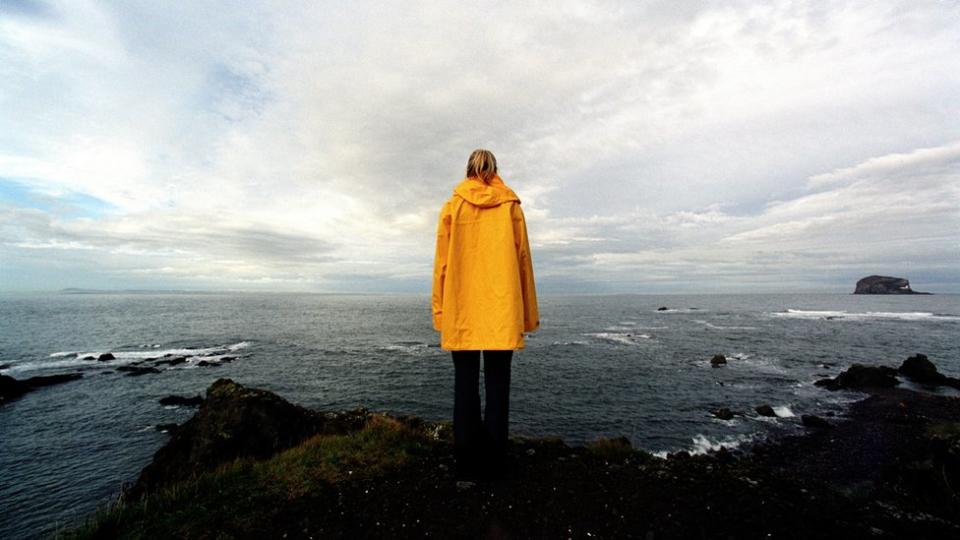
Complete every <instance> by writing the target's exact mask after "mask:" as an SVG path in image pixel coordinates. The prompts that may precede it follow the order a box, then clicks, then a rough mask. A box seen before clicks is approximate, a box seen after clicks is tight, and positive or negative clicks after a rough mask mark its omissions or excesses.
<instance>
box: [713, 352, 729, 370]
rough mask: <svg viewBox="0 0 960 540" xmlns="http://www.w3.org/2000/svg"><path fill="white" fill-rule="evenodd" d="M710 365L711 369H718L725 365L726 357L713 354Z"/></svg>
mask: <svg viewBox="0 0 960 540" xmlns="http://www.w3.org/2000/svg"><path fill="white" fill-rule="evenodd" d="M710 365H711V366H712V367H720V366H725V365H727V357H726V356H724V355H722V354H715V355H713V358H711V359H710Z"/></svg>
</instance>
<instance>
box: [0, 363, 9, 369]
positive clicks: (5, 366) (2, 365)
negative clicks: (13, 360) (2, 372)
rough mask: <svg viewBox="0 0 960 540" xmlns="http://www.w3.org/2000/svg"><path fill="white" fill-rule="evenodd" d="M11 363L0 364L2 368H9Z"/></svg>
mask: <svg viewBox="0 0 960 540" xmlns="http://www.w3.org/2000/svg"><path fill="white" fill-rule="evenodd" d="M10 365H11V364H0V369H9V368H10Z"/></svg>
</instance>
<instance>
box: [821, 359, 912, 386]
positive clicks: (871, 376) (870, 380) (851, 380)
mask: <svg viewBox="0 0 960 540" xmlns="http://www.w3.org/2000/svg"><path fill="white" fill-rule="evenodd" d="M814 384H815V385H817V386H822V387H824V388H826V389H828V390H840V389H841V388H850V389H854V390H858V389H864V388H892V387H894V386H896V385H898V384H900V381H899V380H897V370H895V369H893V368H890V367H885V366H865V365H863V364H853V365H852V366H850V367H849V368H848V369H847V370H846V371H844V372H843V373H841V374H839V375H837V376H836V377H834V378H833V379H820V380H819V381H817V382H815V383H814Z"/></svg>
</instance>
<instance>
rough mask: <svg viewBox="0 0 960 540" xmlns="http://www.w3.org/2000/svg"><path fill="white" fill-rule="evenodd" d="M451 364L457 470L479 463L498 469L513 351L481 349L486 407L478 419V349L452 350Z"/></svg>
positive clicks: (504, 440) (470, 469)
mask: <svg viewBox="0 0 960 540" xmlns="http://www.w3.org/2000/svg"><path fill="white" fill-rule="evenodd" d="M452 354H453V365H454V399H453V439H454V455H455V457H456V461H457V469H458V471H460V472H476V471H477V470H479V467H481V464H484V462H485V464H486V465H488V466H489V467H490V468H491V469H494V471H495V472H496V469H498V468H500V467H501V466H502V464H503V460H504V457H505V455H506V449H507V424H508V420H509V413H510V360H511V359H512V358H513V351H511V350H505V351H483V379H484V387H485V388H484V389H485V391H486V406H485V408H484V412H483V416H484V418H483V420H481V419H480V393H479V385H480V351H452Z"/></svg>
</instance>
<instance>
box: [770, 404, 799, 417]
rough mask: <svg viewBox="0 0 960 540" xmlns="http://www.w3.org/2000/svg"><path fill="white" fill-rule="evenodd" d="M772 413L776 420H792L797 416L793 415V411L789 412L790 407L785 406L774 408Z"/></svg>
mask: <svg viewBox="0 0 960 540" xmlns="http://www.w3.org/2000/svg"><path fill="white" fill-rule="evenodd" d="M773 412H774V413H776V414H777V417H778V418H793V417H795V416H797V415H795V414H793V411H792V410H790V407H787V406H786V405H780V406H779V407H774V408H773Z"/></svg>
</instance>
